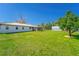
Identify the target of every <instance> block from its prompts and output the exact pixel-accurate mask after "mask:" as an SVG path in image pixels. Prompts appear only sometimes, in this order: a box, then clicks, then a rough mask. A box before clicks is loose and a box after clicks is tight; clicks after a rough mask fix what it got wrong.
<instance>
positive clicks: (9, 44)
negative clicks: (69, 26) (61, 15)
mask: <svg viewBox="0 0 79 59" xmlns="http://www.w3.org/2000/svg"><path fill="white" fill-rule="evenodd" d="M78 34H79V33H78V32H77V33H74V38H72V39H69V38H65V37H64V36H65V35H67V33H65V32H61V31H60V32H58V31H37V32H23V33H13V34H0V55H1V56H2V55H4V56H6V55H7V56H9V55H10V56H72V55H78V56H79V36H78Z"/></svg>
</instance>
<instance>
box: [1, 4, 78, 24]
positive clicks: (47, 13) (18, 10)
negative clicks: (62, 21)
mask: <svg viewBox="0 0 79 59" xmlns="http://www.w3.org/2000/svg"><path fill="white" fill-rule="evenodd" d="M67 10H71V11H72V12H73V13H75V14H76V15H79V4H77V3H76V4H69V3H66V4H64V3H63V4H62V3H42V4H41V3H37V4H34V3H32V4H31V3H25V4H24V3H23V4H22V3H19V4H18V3H14V4H11V3H10V4H8V3H7V4H5V3H4V4H0V22H15V21H16V20H18V19H19V18H20V16H21V15H22V16H23V17H24V19H25V21H26V22H27V23H30V24H41V23H47V22H53V21H56V20H58V18H59V17H62V16H64V14H65V12H66V11H67Z"/></svg>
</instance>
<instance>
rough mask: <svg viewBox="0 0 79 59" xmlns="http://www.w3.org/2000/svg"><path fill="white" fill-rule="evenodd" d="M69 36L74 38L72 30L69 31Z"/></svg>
mask: <svg viewBox="0 0 79 59" xmlns="http://www.w3.org/2000/svg"><path fill="white" fill-rule="evenodd" d="M69 36H70V37H71V36H72V32H71V29H69Z"/></svg>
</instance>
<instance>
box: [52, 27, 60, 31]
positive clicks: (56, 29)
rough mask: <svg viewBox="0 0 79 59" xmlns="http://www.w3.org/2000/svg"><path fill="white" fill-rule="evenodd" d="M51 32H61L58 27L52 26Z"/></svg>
mask: <svg viewBox="0 0 79 59" xmlns="http://www.w3.org/2000/svg"><path fill="white" fill-rule="evenodd" d="M52 30H54V31H61V29H60V27H59V26H52Z"/></svg>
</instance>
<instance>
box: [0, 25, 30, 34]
mask: <svg viewBox="0 0 79 59" xmlns="http://www.w3.org/2000/svg"><path fill="white" fill-rule="evenodd" d="M6 26H7V25H1V26H0V33H11V32H23V31H31V30H30V29H29V27H26V26H25V27H24V29H22V26H18V29H16V26H10V25H9V26H8V27H9V29H8V30H7V29H6Z"/></svg>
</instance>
